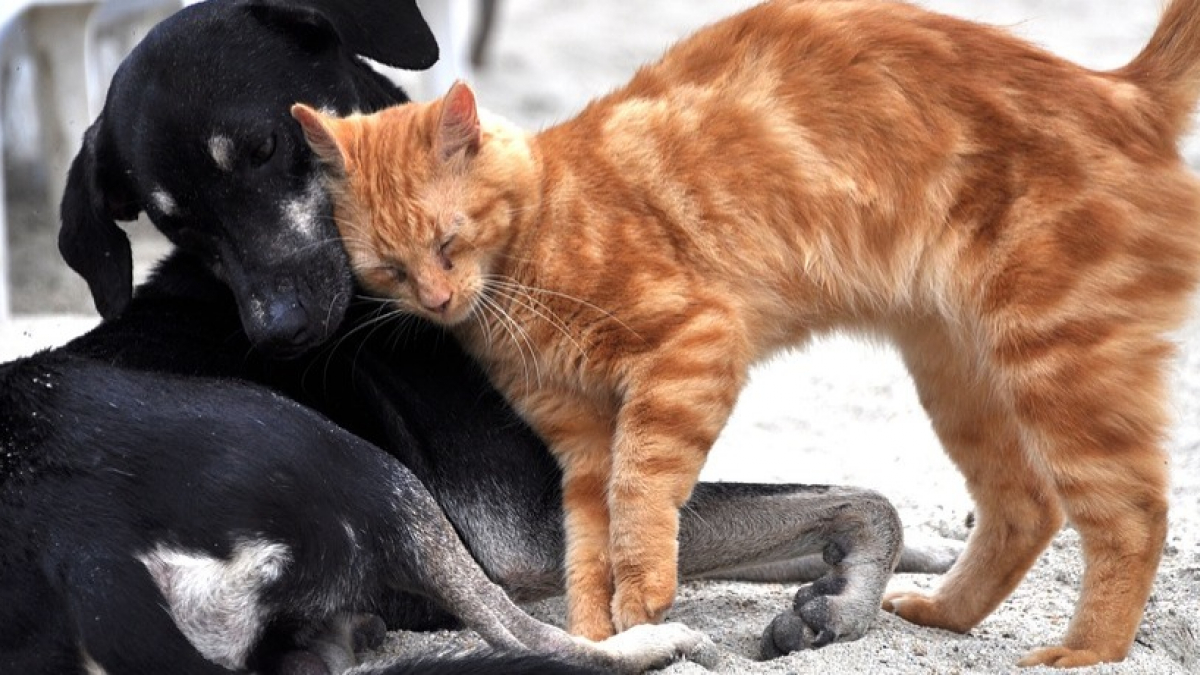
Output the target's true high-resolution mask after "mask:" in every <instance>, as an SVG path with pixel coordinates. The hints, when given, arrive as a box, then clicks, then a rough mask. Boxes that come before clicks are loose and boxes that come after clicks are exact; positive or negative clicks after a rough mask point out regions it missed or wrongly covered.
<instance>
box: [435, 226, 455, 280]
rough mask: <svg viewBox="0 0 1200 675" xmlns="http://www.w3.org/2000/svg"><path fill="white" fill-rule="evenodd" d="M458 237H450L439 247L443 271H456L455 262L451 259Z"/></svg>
mask: <svg viewBox="0 0 1200 675" xmlns="http://www.w3.org/2000/svg"><path fill="white" fill-rule="evenodd" d="M455 238H456V235H453V234H452V235H450V236H448V237H446V238H445V239H443V240H442V243H441V245H439V246H438V256H439V257H440V258H441V263H442V269H444V270H446V271H447V272H449V271H450V270H452V269H454V260H453V259H451V258H450V252H451V247H452V246H453V245H454V240H455Z"/></svg>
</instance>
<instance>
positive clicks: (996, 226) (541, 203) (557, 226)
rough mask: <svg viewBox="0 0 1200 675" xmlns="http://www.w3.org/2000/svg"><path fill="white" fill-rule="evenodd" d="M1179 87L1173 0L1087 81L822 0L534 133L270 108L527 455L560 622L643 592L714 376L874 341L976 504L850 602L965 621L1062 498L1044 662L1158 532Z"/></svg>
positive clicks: (690, 461)
mask: <svg viewBox="0 0 1200 675" xmlns="http://www.w3.org/2000/svg"><path fill="white" fill-rule="evenodd" d="M1198 94H1200V0H1175V1H1174V2H1173V3H1172V4H1171V5H1170V7H1169V8H1168V9H1167V13H1166V15H1165V17H1164V20H1163V22H1162V23H1161V25H1160V27H1159V28H1158V30H1157V32H1156V33H1155V35H1154V36H1153V38H1152V40H1151V42H1150V44H1149V46H1148V47H1147V48H1146V49H1145V50H1144V51H1143V52H1142V53H1141V54H1140V55H1139V56H1138V57H1137V58H1136V59H1135V60H1134V61H1133V62H1132V63H1131V64H1130V65H1128V66H1127V67H1125V68H1122V69H1120V70H1117V71H1115V72H1092V71H1088V70H1085V69H1083V68H1080V67H1078V66H1075V65H1073V64H1070V63H1067V62H1065V61H1063V60H1060V59H1058V58H1056V57H1054V56H1052V55H1049V54H1046V53H1044V52H1043V51H1040V50H1038V49H1037V48H1034V47H1032V46H1030V45H1028V44H1026V43H1024V42H1021V41H1019V40H1017V39H1015V38H1013V37H1011V36H1009V35H1008V34H1006V33H1004V32H1002V31H1000V30H997V29H993V28H990V27H984V26H980V25H976V24H972V23H969V22H966V21H962V20H958V19H954V18H950V17H946V16H940V15H937V14H932V13H929V12H926V11H923V10H921V9H918V8H915V7H912V6H909V5H904V4H895V3H891V2H878V1H874V0H863V1H858V0H846V1H837V0H825V1H779V2H771V3H768V4H764V5H762V6H759V7H756V8H753V9H750V10H749V11H746V12H744V13H742V14H739V15H737V16H734V17H731V18H729V19H727V20H725V21H723V22H721V23H718V24H715V25H713V26H711V27H708V28H705V29H703V30H702V31H700V32H699V33H697V34H696V35H694V36H692V37H691V38H689V39H686V40H684V41H683V42H681V43H679V44H678V45H676V46H674V47H673V48H672V49H671V50H670V51H668V52H667V53H666V55H665V56H664V57H663V59H662V60H661V61H660V62H658V63H656V64H653V65H650V66H647V67H645V68H643V69H641V70H640V71H639V72H638V73H637V75H636V76H635V77H634V78H633V80H632V81H631V82H630V83H629V84H628V85H627V86H625V87H624V88H622V89H620V90H618V91H616V92H614V93H612V94H609V95H608V96H605V97H603V98H600V99H598V100H596V101H594V102H593V103H592V104H590V105H589V106H587V108H586V109H585V110H583V111H582V113H580V114H579V115H578V116H577V117H576V118H574V119H572V120H570V121H568V122H566V123H563V124H561V125H558V126H555V127H553V128H550V129H548V130H546V131H543V132H541V133H538V134H536V135H527V134H525V133H522V132H520V131H518V130H516V129H513V128H511V127H510V126H508V125H506V124H504V123H503V122H501V121H496V120H489V119H488V118H487V117H486V115H485V116H484V119H483V121H482V123H481V122H480V120H479V118H478V117H477V113H476V107H475V101H474V97H473V94H472V93H471V91H470V90H469V89H468V88H467V87H466V86H465V85H461V84H460V85H456V86H455V87H454V88H453V89H452V90H451V91H450V93H449V94H448V95H447V96H446V97H445V98H444V99H442V100H438V101H434V102H432V103H428V104H412V105H408V106H403V107H398V108H394V109H390V110H385V111H383V112H381V113H378V114H376V115H373V116H369V117H362V116H354V117H350V118H348V119H345V120H338V119H334V118H329V117H326V116H323V115H321V114H319V113H317V112H316V111H313V110H312V109H309V108H306V107H304V106H297V107H296V108H294V110H293V113H294V115H295V116H296V117H297V119H299V120H300V121H301V123H302V125H303V127H304V128H305V131H306V134H307V136H308V138H309V141H310V143H311V144H312V145H313V147H314V148H315V149H316V150H317V152H318V154H320V155H322V156H323V157H324V158H325V159H326V160H328V162H329V163H330V164H331V165H332V166H333V167H334V172H333V173H334V175H335V179H334V184H335V185H334V187H335V190H338V191H340V197H339V200H338V212H337V217H338V225H339V227H340V228H341V231H342V233H343V235H344V238H345V241H346V246H347V250H348V251H349V253H350V256H351V258H352V260H353V263H354V266H355V268H356V270H357V272H358V274H360V275H361V279H362V282H363V283H364V285H365V286H366V287H367V288H368V289H371V290H373V291H375V292H377V293H383V294H386V295H389V296H394V297H395V298H397V303H398V305H399V306H400V307H401V308H403V309H405V310H407V311H411V312H414V313H416V314H419V315H422V316H425V317H428V318H430V319H433V320H434V321H437V322H440V323H442V324H445V325H447V326H451V327H452V328H453V331H454V332H455V334H456V335H457V336H458V337H460V338H461V339H462V341H463V342H464V343H465V344H466V345H467V346H468V347H469V348H470V349H471V350H472V351H473V352H474V353H475V354H476V355H477V356H478V357H479V358H480V359H481V360H482V362H483V363H484V364H485V365H486V367H487V369H488V371H489V373H490V374H491V377H492V378H493V380H494V381H495V383H496V384H497V385H498V386H499V388H500V389H501V390H502V391H503V392H505V394H506V395H507V396H508V397H509V398H510V399H511V400H512V402H513V403H514V404H515V405H516V407H517V408H518V410H519V411H520V412H521V413H522V414H523V415H524V416H525V417H526V418H527V419H528V420H529V422H530V423H531V424H532V425H533V426H534V427H535V428H536V429H537V430H538V431H539V432H540V433H541V434H542V436H543V437H544V438H545V439H546V440H547V441H548V442H549V444H550V446H551V448H552V449H553V452H554V453H555V455H556V456H557V458H558V460H559V462H560V463H561V465H562V467H563V470H564V473H565V477H564V499H565V508H566V514H567V516H566V531H567V536H568V559H567V571H568V579H567V584H568V600H569V605H568V606H569V623H570V628H571V629H572V630H573V631H575V632H577V633H581V634H584V635H587V636H589V637H593V638H602V637H604V636H607V635H609V634H610V633H612V632H613V630H614V629H616V630H621V629H624V628H627V627H629V626H631V625H634V624H637V623H641V622H646V621H655V620H657V619H658V618H659V617H660V616H661V615H662V614H663V612H664V611H665V610H666V609H667V608H668V607H669V606H670V604H671V602H672V600H673V598H674V594H675V589H676V569H675V562H676V532H677V510H678V509H679V507H680V505H681V504H683V502H684V500H686V499H687V498H688V495H689V493H690V491H691V490H692V486H693V484H694V483H695V481H696V478H697V474H698V473H699V471H700V468H701V465H702V464H703V463H704V460H705V455H706V453H707V452H708V450H709V448H710V446H711V445H712V443H713V441H714V439H715V438H716V437H717V434H718V432H720V430H721V428H722V426H723V425H724V424H725V422H726V418H727V416H728V415H729V413H730V410H731V408H732V407H733V405H734V401H735V400H736V399H737V396H738V393H739V390H740V389H741V387H742V385H743V383H744V382H745V380H746V373H747V369H748V368H749V367H750V365H751V364H753V363H756V362H758V361H761V360H763V359H764V358H766V357H768V356H770V355H772V354H774V353H776V352H777V351H779V350H781V349H785V348H788V347H793V346H797V345H801V344H803V343H804V342H805V341H807V340H808V339H809V338H810V336H812V335H813V334H814V333H820V332H825V331H833V330H854V331H862V332H865V333H869V334H872V335H881V336H885V337H887V338H890V339H891V340H893V341H894V342H895V344H896V345H897V346H898V347H899V350H900V352H901V354H902V355H903V358H904V360H905V362H906V363H907V365H908V367H909V368H910V370H911V372H912V375H913V377H914V379H915V381H916V385H917V388H918V390H919V393H920V396H921V400H922V402H923V404H924V406H925V408H926V409H927V410H928V412H929V415H930V418H931V419H932V422H933V425H934V427H935V429H936V431H937V433H938V435H939V437H940V439H941V441H942V443H943V444H944V446H945V449H946V451H947V453H948V454H949V455H950V458H951V459H952V460H953V461H954V462H955V464H956V465H957V466H958V467H959V468H960V469H961V471H962V473H963V474H964V476H965V477H966V480H967V483H968V485H969V487H970V491H971V494H972V495H973V497H974V499H975V502H976V507H977V511H976V514H977V521H976V523H977V524H976V527H975V529H974V531H973V532H972V534H971V537H970V541H969V543H968V546H967V549H966V552H965V554H964V555H963V556H962V557H961V559H960V560H959V561H958V563H957V564H956V565H955V567H954V568H953V569H952V570H951V571H950V572H949V574H948V575H947V576H946V578H945V579H944V581H943V583H942V585H941V587H940V588H939V589H938V590H937V591H936V592H934V593H932V594H931V595H921V594H915V593H900V594H895V595H892V596H890V597H888V598H887V599H886V600H885V606H886V607H887V608H889V609H891V610H892V611H894V612H896V613H898V614H900V615H901V616H903V617H905V618H906V619H909V620H911V621H914V622H917V623H920V624H924V625H929V626H940V627H944V628H949V629H952V630H956V631H965V630H967V629H969V628H971V627H972V626H974V625H975V624H977V623H978V622H979V621H980V620H981V619H983V618H984V617H985V616H987V615H988V614H989V613H990V612H991V611H992V610H993V609H994V608H995V607H996V606H997V605H998V604H999V603H1000V602H1001V601H1002V600H1003V599H1004V598H1005V597H1006V596H1007V595H1008V594H1009V592H1011V591H1012V590H1013V588H1014V587H1015V586H1016V585H1017V583H1018V582H1019V581H1020V580H1021V578H1022V576H1023V575H1024V574H1025V573H1026V571H1027V570H1028V569H1029V567H1030V565H1031V564H1032V563H1033V562H1034V560H1035V558H1036V557H1037V555H1038V554H1039V552H1040V551H1041V550H1042V549H1043V548H1044V547H1045V546H1046V545H1047V543H1048V542H1049V541H1050V539H1051V538H1052V537H1053V536H1054V534H1055V532H1057V531H1058V529H1059V528H1060V527H1061V526H1062V524H1063V522H1064V519H1069V520H1070V521H1071V522H1072V523H1074V525H1075V527H1077V528H1078V530H1079V532H1080V533H1081V536H1082V542H1083V555H1084V558H1085V561H1086V573H1085V575H1084V580H1083V587H1082V590H1081V595H1080V600H1079V604H1078V606H1077V608H1076V612H1075V617H1074V619H1073V621H1072V622H1071V624H1070V627H1069V628H1068V630H1067V634H1066V637H1065V639H1064V640H1063V642H1062V643H1061V644H1060V645H1057V646H1053V647H1048V648H1045V649H1040V650H1037V651H1035V652H1033V653H1031V654H1030V655H1028V656H1027V657H1026V658H1025V660H1024V663H1027V664H1038V663H1045V664H1053V665H1058V666H1073V665H1082V664H1089V663H1094V662H1097V661H1111V660H1119V659H1122V658H1124V657H1125V655H1126V653H1127V651H1128V649H1129V647H1130V645H1131V642H1132V640H1133V636H1134V633H1135V631H1136V629H1137V626H1138V622H1139V620H1140V617H1141V614H1142V611H1143V607H1144V604H1145V602H1146V598H1147V595H1148V593H1149V590H1150V586H1151V583H1152V581H1153V578H1154V575H1155V570H1156V567H1157V563H1158V560H1159V555H1160V549H1161V548H1162V545H1163V541H1164V537H1165V531H1166V527H1167V499H1166V493H1165V487H1166V481H1167V458H1166V456H1165V454H1164V452H1163V450H1162V446H1161V442H1162V436H1163V433H1164V427H1165V424H1166V415H1167V412H1166V400H1167V392H1166V390H1165V369H1166V367H1167V365H1168V360H1169V358H1170V356H1171V354H1172V347H1171V345H1170V344H1169V342H1168V341H1167V339H1166V337H1165V335H1166V334H1167V333H1168V332H1169V331H1170V330H1171V329H1173V328H1174V327H1175V326H1177V325H1178V323H1179V322H1180V321H1181V319H1182V317H1183V315H1184V313H1185V311H1186V310H1187V303H1188V297H1189V292H1190V291H1192V289H1193V288H1194V286H1195V285H1196V282H1197V276H1198V273H1200V189H1198V186H1197V181H1196V180H1195V179H1194V178H1193V176H1192V175H1190V174H1189V173H1188V171H1187V170H1186V169H1185V167H1184V165H1183V163H1182V161H1181V159H1180V157H1179V154H1178V152H1177V149H1176V142H1177V139H1178V138H1179V136H1180V134H1181V133H1182V132H1183V130H1184V128H1185V126H1186V124H1187V121H1188V119H1189V115H1190V113H1191V109H1192V106H1193V105H1194V103H1195V101H1196V98H1197V95H1198Z"/></svg>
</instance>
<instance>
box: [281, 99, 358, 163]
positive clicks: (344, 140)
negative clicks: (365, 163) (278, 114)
mask: <svg viewBox="0 0 1200 675" xmlns="http://www.w3.org/2000/svg"><path fill="white" fill-rule="evenodd" d="M292 117H293V118H295V119H296V121H297V122H299V123H300V128H301V129H303V130H304V139H305V140H306V141H308V147H310V148H312V151H313V152H314V153H316V155H317V157H318V158H320V160H321V161H322V162H325V163H326V164H328V165H330V166H333V167H337V168H339V169H341V170H342V171H344V172H346V173H349V172H350V171H351V170H353V168H354V158H353V156H352V155H351V153H350V148H351V147H352V144H351V138H350V133H351V132H350V129H349V127H348V125H346V124H343V123H342V121H341V120H339V119H338V118H336V117H330V116H329V115H326V114H324V113H322V112H321V111H319V110H317V109H315V108H313V107H311V106H307V105H305V104H303V103H297V104H295V105H293V106H292Z"/></svg>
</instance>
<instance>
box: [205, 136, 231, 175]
mask: <svg viewBox="0 0 1200 675" xmlns="http://www.w3.org/2000/svg"><path fill="white" fill-rule="evenodd" d="M208 154H210V155H212V158H213V161H214V162H216V163H217V167H218V168H220V169H221V170H222V171H233V141H232V140H231V139H230V138H229V137H228V136H222V135H221V134H214V135H212V136H209V137H208Z"/></svg>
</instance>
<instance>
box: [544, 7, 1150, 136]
mask: <svg viewBox="0 0 1200 675" xmlns="http://www.w3.org/2000/svg"><path fill="white" fill-rule="evenodd" d="M1145 100H1146V95H1145V93H1144V92H1141V91H1139V90H1137V89H1135V88H1131V87H1129V86H1127V85H1125V84H1124V83H1122V82H1119V81H1118V80H1117V79H1116V78H1114V77H1112V76H1110V75H1108V74H1104V73H1094V72H1092V71H1089V70H1087V69H1084V68H1082V67H1080V66H1077V65H1075V64H1073V63H1070V62H1069V61H1066V60H1064V59H1061V58H1059V57H1057V56H1055V55H1053V54H1050V53H1048V52H1045V51H1044V50H1042V49H1040V48H1038V47H1036V46H1034V45H1031V44H1029V43H1027V42H1025V41H1023V40H1021V39H1018V38H1016V37H1015V36H1013V35H1011V34H1009V33H1007V32H1005V31H1003V30H1001V29H999V28H995V27H991V26H986V25H982V24H977V23H973V22H970V21H966V20H963V19H958V18H956V17H951V16H946V15H941V14H937V13H934V12H930V11H927V10H924V9H922V8H919V7H916V6H913V5H909V4H906V3H903V2H891V1H888V0H776V1H773V2H765V3H763V4H760V5H757V6H755V7H751V8H749V9H747V10H745V11H743V12H741V13H739V14H736V15H733V16H730V17H728V18H726V19H723V20H721V21H718V22H716V23H714V24H711V25H709V26H707V27H705V28H702V29H700V30H699V31H697V32H696V33H694V34H692V35H691V36H689V37H687V38H685V39H683V40H681V41H680V42H678V43H677V44H675V45H674V46H672V47H671V48H670V49H668V50H667V52H666V53H665V54H664V55H663V57H662V58H661V59H660V60H659V61H657V62H655V63H651V64H648V65H646V66H644V67H643V68H641V69H640V70H639V71H638V72H637V74H636V75H635V76H634V78H633V79H632V80H631V81H630V82H629V83H628V84H627V85H626V86H624V87H622V88H620V89H618V90H616V91H614V92H612V93H611V94H609V95H607V96H605V97H602V98H599V99H597V100H595V101H593V102H592V103H591V104H590V105H589V106H588V107H587V108H586V109H585V110H584V111H583V112H582V113H581V114H580V115H579V116H578V117H577V118H576V119H575V120H573V121H572V122H570V123H568V125H566V126H568V127H574V128H576V129H581V128H582V129H587V130H588V133H591V134H596V133H599V134H603V135H604V136H606V137H608V136H611V135H613V134H617V133H627V134H628V135H629V137H630V139H631V143H636V141H635V140H633V139H636V138H644V135H645V133H647V132H650V133H652V134H654V135H658V136H668V135H674V134H673V133H672V132H674V133H693V132H696V131H699V130H704V131H705V133H709V134H711V133H713V131H712V130H713V129H714V128H715V129H716V130H717V132H716V133H717V135H720V131H721V129H722V128H723V127H733V128H736V130H737V131H738V132H739V133H740V135H741V136H742V138H743V140H746V141H752V140H753V139H754V138H756V137H763V136H765V137H769V138H770V140H771V142H779V141H781V140H783V141H785V142H786V141H787V140H788V139H787V138H783V137H785V136H790V137H791V139H792V140H798V137H804V138H805V139H807V140H808V141H812V142H815V143H816V144H817V145H820V144H821V143H822V142H823V141H831V142H836V143H837V144H838V145H839V146H840V147H843V148H846V147H847V146H850V147H852V146H854V145H856V144H857V145H860V146H861V147H863V148H869V149H870V150H871V152H872V153H874V152H877V151H879V150H881V149H883V148H888V149H891V150H894V151H899V152H906V153H913V154H910V155H909V156H910V158H911V159H916V158H918V157H920V156H922V155H927V154H928V155H930V156H935V155H936V156H944V155H945V153H947V152H949V151H951V150H952V148H954V146H955V145H960V144H961V143H962V142H963V141H964V140H968V141H969V139H970V138H971V137H972V136H974V135H977V134H979V133H991V131H990V130H989V129H982V128H981V127H980V125H987V126H991V127H994V126H995V125H997V124H1000V125H1002V126H1015V125H1025V126H1028V125H1029V124H1030V123H1033V122H1035V121H1036V120H1049V119H1053V118H1057V117H1060V116H1061V113H1063V112H1064V111H1066V112H1069V114H1070V115H1071V116H1072V118H1073V119H1075V120H1076V121H1078V122H1079V123H1080V124H1083V125H1093V124H1094V125H1095V126H1096V127H1097V128H1099V129H1102V128H1103V127H1105V126H1111V120H1112V115H1113V114H1122V112H1124V113H1125V114H1126V116H1127V117H1128V118H1130V119H1131V120H1136V119H1137V117H1138V116H1139V114H1140V111H1139V107H1140V105H1141V104H1143V103H1145ZM764 131H765V134H764ZM756 135H757V136H756ZM728 136H729V135H728V134H727V140H728Z"/></svg>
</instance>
